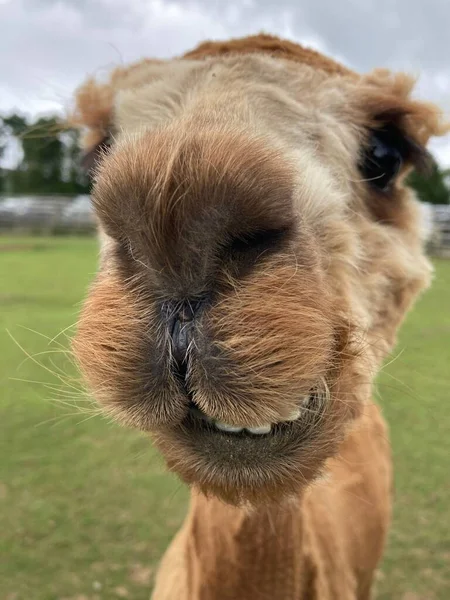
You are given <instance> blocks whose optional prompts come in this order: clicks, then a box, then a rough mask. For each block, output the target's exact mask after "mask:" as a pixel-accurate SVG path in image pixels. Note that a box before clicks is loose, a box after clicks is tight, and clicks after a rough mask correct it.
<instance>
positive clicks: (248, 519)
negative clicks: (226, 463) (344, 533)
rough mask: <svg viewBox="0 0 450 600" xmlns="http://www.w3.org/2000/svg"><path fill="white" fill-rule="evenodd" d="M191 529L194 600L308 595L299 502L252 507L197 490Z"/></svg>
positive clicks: (248, 599)
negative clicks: (222, 501)
mask: <svg viewBox="0 0 450 600" xmlns="http://www.w3.org/2000/svg"><path fill="white" fill-rule="evenodd" d="M188 528H189V532H188V552H187V555H188V561H189V572H190V573H191V578H190V579H191V580H190V582H189V583H190V585H189V587H190V589H191V590H192V598H196V599H198V600H209V599H211V598H214V599H217V600H228V599H229V600H231V599H235V598H239V599H240V600H250V599H253V598H258V599H260V600H263V599H266V598H267V599H269V598H283V599H284V600H291V599H292V600H296V599H298V598H300V597H303V592H304V589H305V586H307V585H308V582H307V581H306V577H305V576H304V574H305V564H304V563H305V557H304V546H305V544H304V539H303V538H304V531H303V526H302V515H301V508H300V506H299V502H298V501H297V502H295V503H294V502H292V501H289V502H288V501H286V502H284V503H283V504H282V505H278V506H272V507H260V508H252V509H247V508H235V507H230V506H228V505H224V504H223V503H221V502H220V501H219V500H216V499H214V498H208V499H207V498H205V497H204V496H201V495H197V494H193V496H192V502H191V510H190V515H189V518H188ZM190 597H191V596H190Z"/></svg>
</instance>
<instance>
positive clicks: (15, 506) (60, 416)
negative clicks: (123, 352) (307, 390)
mask: <svg viewBox="0 0 450 600" xmlns="http://www.w3.org/2000/svg"><path fill="white" fill-rule="evenodd" d="M22 244H23V245H27V247H23V248H22V247H21V246H22ZM4 246H8V249H6V250H4V251H1V250H2V247H4ZM95 269H96V241H95V240H93V239H89V238H84V239H83V238H80V239H77V238H53V239H47V238H28V239H27V238H23V239H22V240H21V239H7V238H4V237H3V238H0V281H1V282H2V284H1V287H0V355H1V361H0V413H1V414H0V452H1V457H2V459H1V466H0V531H1V534H0V555H1V556H2V557H5V558H2V559H1V560H0V599H1V600H4V599H8V600H55V599H58V600H87V599H89V600H91V599H97V600H110V599H114V598H121V597H124V598H127V597H128V598H133V600H141V599H142V600H144V599H145V600H148V596H149V590H150V585H151V579H152V576H153V573H154V570H155V567H156V564H157V561H158V559H159V557H160V555H161V554H162V552H163V550H164V548H165V547H166V545H167V544H168V542H169V540H170V538H171V536H172V535H173V532H174V531H175V530H176V528H177V527H178V525H179V523H180V522H181V520H182V518H183V515H184V513H185V510H186V499H187V491H186V489H185V488H184V487H183V486H181V485H180V484H179V482H178V481H177V480H176V479H175V478H174V477H172V476H170V475H168V474H166V473H165V471H164V466H163V463H162V461H161V459H160V458H159V456H158V455H157V454H156V453H155V451H154V450H152V448H151V446H150V444H149V440H148V438H147V437H146V436H144V435H142V434H139V433H137V432H134V431H128V430H125V429H122V428H120V427H118V426H116V425H113V424H111V423H109V422H107V421H106V420H104V419H102V418H101V417H95V416H94V417H92V414H91V412H89V408H92V406H91V404H89V403H88V402H86V401H85V400H83V398H82V397H81V396H80V398H79V399H78V400H76V398H77V397H78V395H79V394H78V391H77V390H78V386H75V388H76V389H73V388H68V387H67V386H64V385H63V384H62V383H61V381H60V380H59V379H58V377H57V376H56V375H54V374H51V373H50V372H49V371H46V370H45V367H47V368H49V369H50V370H51V371H57V372H59V371H58V369H61V370H62V372H64V373H69V374H72V375H74V370H73V368H72V367H71V364H70V361H69V358H68V356H66V355H65V354H64V353H63V352H62V350H63V349H64V348H65V347H67V335H70V329H69V330H68V332H67V334H63V335H61V336H60V337H58V338H57V339H56V340H55V341H54V342H53V343H51V344H49V343H48V339H47V338H49V339H52V338H53V337H54V336H56V335H57V334H58V333H59V332H60V331H61V330H63V329H65V328H67V327H69V326H70V325H72V324H73V323H74V322H75V320H76V315H77V311H78V310H79V306H80V300H81V298H82V297H83V295H84V294H85V291H86V288H87V286H88V284H89V281H90V280H91V279H92V276H93V273H94V272H95ZM436 269H437V276H436V281H435V284H434V287H433V289H432V291H431V292H429V293H427V294H426V295H425V296H424V297H423V298H422V299H421V301H420V303H419V304H418V306H417V307H416V309H415V310H414V312H413V313H412V314H411V315H410V317H409V319H408V322H407V323H406V325H405V326H404V328H403V330H402V334H401V336H400V343H399V346H398V348H397V353H396V356H397V358H396V359H395V360H394V361H393V362H392V363H391V364H390V365H389V366H388V367H386V369H385V370H384V372H383V374H382V376H381V377H380V379H379V383H378V391H377V395H379V396H380V402H382V404H383V406H384V409H385V414H386V416H387V418H388V420H389V423H390V426H391V436H392V443H393V449H394V459H395V472H396V486H395V487H396V493H395V495H396V500H395V513H394V523H393V527H392V530H391V534H390V543H389V547H388V550H387V553H386V557H385V560H384V563H383V565H382V567H381V569H380V573H379V578H378V598H380V599H382V600H388V599H397V598H399V599H400V600H402V599H403V598H404V599H409V600H419V599H420V600H425V599H433V600H434V599H439V600H441V599H442V600H444V599H446V600H447V599H448V598H450V581H449V575H450V566H449V565H450V517H449V512H448V511H449V506H450V477H449V456H450V412H449V411H448V408H447V405H448V388H449V383H450V373H449V367H450V364H449V345H450V343H449V339H450V311H449V306H450V262H437V263H436ZM7 330H8V331H9V332H10V334H11V335H12V336H13V338H14V339H15V340H16V342H17V343H19V344H20V345H21V346H22V347H23V348H24V349H26V351H27V352H28V353H29V354H30V355H32V356H36V355H37V354H38V353H39V355H38V356H36V360H37V361H39V363H41V364H42V365H43V366H39V365H37V364H36V363H35V362H33V360H32V359H30V358H28V359H27V358H26V357H25V355H24V353H23V351H22V350H21V349H20V348H19V347H18V346H17V344H16V343H15V342H14V341H12V339H11V337H10V335H9V334H8V333H7ZM37 332H38V333H37ZM43 336H47V337H43ZM55 349H60V350H61V351H58V352H57V353H49V351H51V350H55ZM24 359H25V360H24ZM32 382H36V383H32ZM37 382H42V383H37ZM48 386H51V387H48ZM58 386H60V387H61V390H62V389H65V390H66V392H65V393H63V392H62V391H61V390H60V389H59V387H58ZM72 392H73V394H74V395H73V396H72V395H71V393H72ZM75 402H76V403H77V404H78V406H80V407H81V408H83V407H85V412H79V411H78V410H77V409H75V408H74V407H73V406H72V404H74V403H75ZM174 600H175V599H174ZM343 600H344V599H343Z"/></svg>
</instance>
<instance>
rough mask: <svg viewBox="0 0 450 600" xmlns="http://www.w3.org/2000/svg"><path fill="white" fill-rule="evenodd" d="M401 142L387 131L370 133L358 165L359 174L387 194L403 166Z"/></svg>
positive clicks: (393, 133) (391, 132) (390, 131)
mask: <svg viewBox="0 0 450 600" xmlns="http://www.w3.org/2000/svg"><path fill="white" fill-rule="evenodd" d="M403 158H404V155H403V148H402V140H401V138H400V139H399V138H398V135H396V132H394V131H392V130H389V129H379V130H376V131H372V134H371V136H370V139H369V143H368V145H367V146H366V148H365V151H364V156H363V160H362V162H361V164H360V170H361V173H362V174H363V176H364V179H366V180H367V181H368V182H369V183H370V185H372V186H373V187H375V188H377V189H378V190H380V191H381V192H387V191H388V190H389V188H390V186H391V184H392V182H393V180H394V179H395V178H396V176H397V175H398V173H399V172H400V169H401V168H402V165H403Z"/></svg>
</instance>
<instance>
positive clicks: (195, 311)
mask: <svg viewBox="0 0 450 600" xmlns="http://www.w3.org/2000/svg"><path fill="white" fill-rule="evenodd" d="M206 300H207V297H206V296H202V297H200V298H195V299H189V300H184V301H182V302H176V301H169V302H166V303H164V305H163V307H162V312H163V317H164V319H165V321H166V326H167V330H168V333H169V337H170V345H171V353H172V370H173V374H174V375H175V377H176V378H177V379H178V380H179V381H180V383H182V384H183V385H184V387H186V376H187V371H188V362H189V356H188V355H189V347H190V345H191V343H192V340H193V337H194V329H195V326H196V319H197V318H198V316H199V314H200V312H201V310H202V308H203V307H204V305H205V302H206Z"/></svg>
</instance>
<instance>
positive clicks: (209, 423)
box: [183, 394, 320, 441]
mask: <svg viewBox="0 0 450 600" xmlns="http://www.w3.org/2000/svg"><path fill="white" fill-rule="evenodd" d="M319 404H320V403H319V399H318V396H317V395H316V394H309V395H307V396H305V397H304V398H303V399H302V400H301V402H300V403H299V406H298V407H297V408H295V409H294V410H293V411H292V412H291V414H290V415H289V416H288V417H287V418H286V419H284V420H283V421H278V422H276V423H263V424H262V425H259V426H256V427H255V426H250V425H248V426H237V425H232V424H229V423H225V422H223V421H219V420H217V419H214V418H213V417H211V416H210V415H208V414H206V413H205V412H204V411H203V410H202V409H201V408H200V407H199V406H198V405H197V404H196V403H195V402H194V400H192V399H191V400H190V403H189V410H188V414H187V417H186V418H185V420H184V422H183V426H184V427H185V428H187V429H190V428H195V430H196V431H198V429H199V428H204V429H206V430H207V431H209V432H210V433H211V434H214V433H215V434H217V435H226V436H230V437H232V438H234V439H236V438H241V439H242V438H244V437H245V438H250V439H255V441H256V440H257V439H258V438H261V437H264V438H267V437H270V436H276V435H280V434H282V433H283V432H284V431H287V430H288V429H292V428H293V427H295V426H296V424H297V425H299V424H300V422H302V421H303V422H305V421H306V420H310V417H311V414H316V415H317V412H318V408H319Z"/></svg>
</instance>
